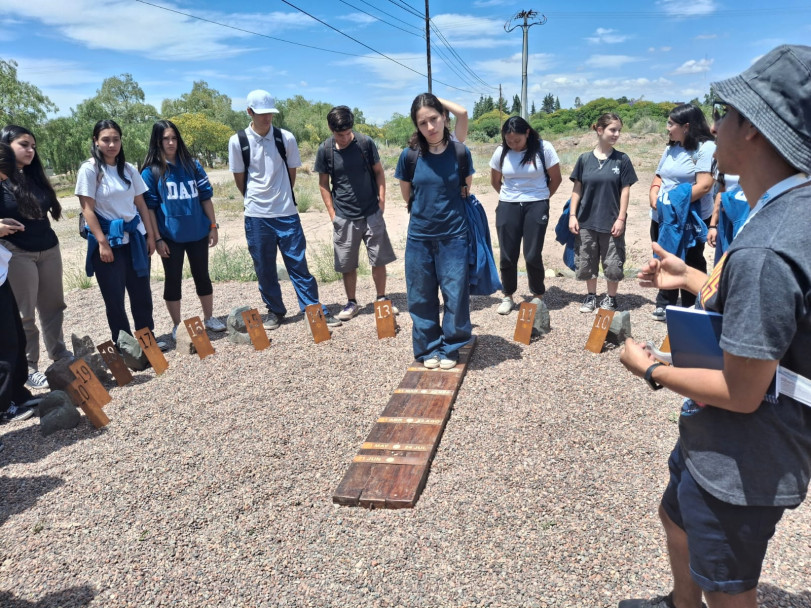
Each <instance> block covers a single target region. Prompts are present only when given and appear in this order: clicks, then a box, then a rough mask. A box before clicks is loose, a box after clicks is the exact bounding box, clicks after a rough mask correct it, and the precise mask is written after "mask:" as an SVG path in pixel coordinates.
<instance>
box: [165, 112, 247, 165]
mask: <svg viewBox="0 0 811 608" xmlns="http://www.w3.org/2000/svg"><path fill="white" fill-rule="evenodd" d="M170 120H171V121H172V122H173V123H175V124H176V125H177V128H178V129H180V132H181V133H182V134H183V141H184V142H186V146H187V147H188V148H189V152H191V153H192V156H196V157H198V158H202V159H203V160H204V162H205V164H206V165H207V166H209V167H210V166H212V165H214V163H215V161H216V160H217V159H218V158H227V157H228V140H229V139H230V137H231V135H232V134H233V130H232V129H231V127H229V126H228V125H224V124H222V123H221V122H216V121H214V120H211V119H210V118H209V117H208V116H206V115H205V114H202V113H201V112H190V113H187V114H180V115H178V116H175V117H174V118H171V119H170Z"/></svg>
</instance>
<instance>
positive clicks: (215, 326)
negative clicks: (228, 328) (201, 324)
mask: <svg viewBox="0 0 811 608" xmlns="http://www.w3.org/2000/svg"><path fill="white" fill-rule="evenodd" d="M206 329H208V330H211V331H225V323H223V322H222V321H220V320H219V319H218V318H216V317H209V318H208V319H206Z"/></svg>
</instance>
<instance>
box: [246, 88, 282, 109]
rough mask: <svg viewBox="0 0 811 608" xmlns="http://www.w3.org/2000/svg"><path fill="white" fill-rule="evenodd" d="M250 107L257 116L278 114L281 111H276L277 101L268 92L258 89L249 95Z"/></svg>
mask: <svg viewBox="0 0 811 608" xmlns="http://www.w3.org/2000/svg"><path fill="white" fill-rule="evenodd" d="M248 107H249V108H250V109H251V110H253V111H254V113H255V114H278V113H279V110H277V109H276V100H275V99H273V96H272V95H271V94H270V93H268V92H267V91H263V90H262V89H256V90H255V91H251V92H250V93H248Z"/></svg>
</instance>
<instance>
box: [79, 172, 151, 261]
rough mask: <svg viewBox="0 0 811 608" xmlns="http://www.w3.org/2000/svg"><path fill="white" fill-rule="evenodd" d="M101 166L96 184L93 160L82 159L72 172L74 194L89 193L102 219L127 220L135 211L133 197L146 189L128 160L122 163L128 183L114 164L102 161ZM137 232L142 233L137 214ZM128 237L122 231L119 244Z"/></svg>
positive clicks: (143, 230)
mask: <svg viewBox="0 0 811 608" xmlns="http://www.w3.org/2000/svg"><path fill="white" fill-rule="evenodd" d="M102 169H103V171H104V175H103V176H102V178H101V182H98V185H97V182H96V161H95V160H93V159H92V158H91V159H90V160H87V161H85V162H83V163H82V166H81V167H79V173H78V175H77V176H76V190H75V192H76V196H89V197H90V198H92V199H93V200H94V201H96V206H95V208H94V211H95V213H96V215H100V216H101V217H103V218H104V219H105V220H109V221H113V220H117V219H122V220H124V221H125V222H128V221H130V220H131V219H132V218H134V217H135V216H136V215H138V208H137V207H136V206H135V197H136V196H138V195H139V194H143V193H144V192H146V190H147V188H146V184H145V183H144V180H143V179H142V178H141V176H140V174H139V173H138V171H136V170H135V167H133V166H132V165H131V164H130V163H126V164H125V166H124V171H125V173H126V174H127V177H128V178H129V180H130V182H131V183H130V184H129V185H128V184H127V183H126V182H125V181H124V180H122V179H121V177H120V176H119V175H118V169H116V167H115V165H104V166H103V167H102ZM138 232H140V233H141V234H146V226H144V218H141V223H140V224H138ZM129 241H130V235H129V234H127V233H126V232H125V233H124V239H123V241H122V244H124V245H126V244H127V243H129Z"/></svg>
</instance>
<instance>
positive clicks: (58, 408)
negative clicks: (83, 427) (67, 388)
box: [39, 391, 82, 437]
mask: <svg viewBox="0 0 811 608" xmlns="http://www.w3.org/2000/svg"><path fill="white" fill-rule="evenodd" d="M39 411H40V419H39V430H40V432H41V433H42V434H43V435H44V436H46V437H47V436H48V435H51V434H52V433H55V432H56V431H62V430H65V429H72V428H73V427H75V426H76V425H77V424H79V422H80V421H81V420H82V416H81V415H80V414H79V412H78V411H77V409H76V408H75V407H74V405H73V403H72V402H71V400H70V398H69V397H68V395H67V393H64V392H62V391H53V392H51V393H49V394H47V395H46V396H45V398H44V399H43V400H42V401H41V402H40V404H39Z"/></svg>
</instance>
